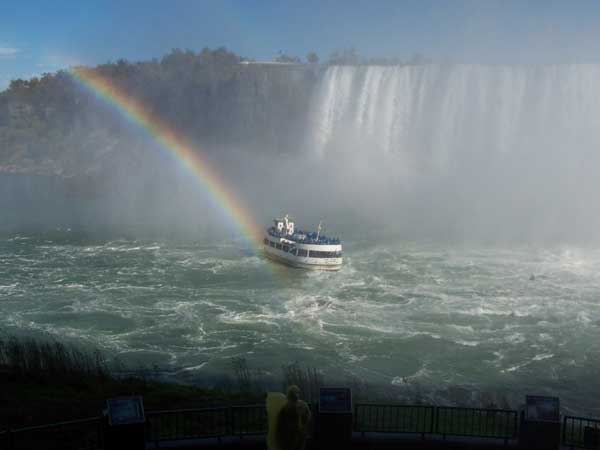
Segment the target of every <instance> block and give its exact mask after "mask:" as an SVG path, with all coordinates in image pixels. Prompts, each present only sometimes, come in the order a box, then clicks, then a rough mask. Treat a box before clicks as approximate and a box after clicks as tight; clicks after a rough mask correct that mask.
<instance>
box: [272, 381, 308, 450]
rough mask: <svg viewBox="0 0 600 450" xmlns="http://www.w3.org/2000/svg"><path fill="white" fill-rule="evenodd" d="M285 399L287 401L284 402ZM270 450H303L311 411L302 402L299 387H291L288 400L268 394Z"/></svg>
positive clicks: (274, 394) (281, 396) (278, 395)
mask: <svg viewBox="0 0 600 450" xmlns="http://www.w3.org/2000/svg"><path fill="white" fill-rule="evenodd" d="M284 399H285V400H284ZM267 414H268V416H269V432H268V435H267V444H268V448H269V450H303V449H304V445H305V443H306V437H307V435H308V426H309V424H310V409H309V407H308V405H307V404H306V402H304V401H302V400H300V389H299V388H298V386H290V387H289V388H288V390H287V398H286V397H284V396H283V395H282V394H279V393H269V394H267Z"/></svg>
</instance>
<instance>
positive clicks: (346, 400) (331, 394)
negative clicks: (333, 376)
mask: <svg viewBox="0 0 600 450" xmlns="http://www.w3.org/2000/svg"><path fill="white" fill-rule="evenodd" d="M351 412H352V392H351V391H350V388H320V390H319V413H351Z"/></svg>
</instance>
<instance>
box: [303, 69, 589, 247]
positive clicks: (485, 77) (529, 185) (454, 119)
mask: <svg viewBox="0 0 600 450" xmlns="http://www.w3.org/2000/svg"><path fill="white" fill-rule="evenodd" d="M311 124H312V126H311V129H310V130H309V133H308V135H309V141H310V143H309V149H310V150H309V151H310V152H311V153H312V154H313V155H314V156H315V158H316V159H317V160H328V159H334V160H339V161H345V162H347V161H358V162H353V164H354V165H355V166H361V167H372V166H373V165H375V164H378V165H379V167H378V168H377V169H376V170H374V171H371V172H375V175H376V176H373V175H374V174H373V173H369V174H368V175H367V176H365V179H364V180H363V181H364V182H363V183H362V184H361V188H362V189H367V190H369V193H370V198H369V201H370V199H371V198H373V197H377V198H384V197H386V196H387V197H388V200H386V201H385V204H386V208H385V209H386V210H387V211H389V210H394V209H395V210H403V211H404V212H405V213H407V214H405V215H404V217H406V216H407V215H410V216H411V217H418V216H419V215H420V214H421V212H419V211H416V210H415V211H410V208H411V205H410V204H409V203H410V201H412V200H410V199H413V200H415V201H416V200H418V205H413V206H415V209H419V208H421V207H422V206H423V207H424V208H426V209H427V210H428V214H429V212H431V211H432V212H433V213H432V214H435V215H437V217H434V218H433V220H428V219H429V217H428V218H425V217H419V218H418V219H416V221H418V222H428V223H432V222H434V221H435V222H438V223H444V226H446V224H448V223H453V224H455V225H456V227H457V229H460V230H465V229H467V228H469V231H468V232H466V233H467V234H468V235H469V236H472V234H473V233H472V232H471V229H475V228H476V229H477V230H478V232H480V234H481V235H484V234H486V233H487V231H489V230H492V228H493V226H495V224H501V226H500V228H501V229H502V230H503V232H505V235H506V236H505V237H507V238H510V239H513V238H518V239H520V240H522V239H523V238H525V239H529V238H531V237H532V236H536V237H540V236H542V235H543V238H548V239H555V238H559V239H569V238H571V237H573V236H577V237H585V238H586V239H589V238H592V237H593V238H597V237H598V233H597V231H595V230H597V229H598V228H597V227H598V225H600V214H598V213H597V212H596V211H595V209H594V208H591V207H590V205H592V204H593V203H594V201H595V198H596V196H597V193H598V192H599V191H600V183H599V182H598V181H597V176H596V169H595V168H596V167H598V165H599V164H600V153H599V152H597V148H598V144H600V65H593V64H589V65H557V66H491V65H487V66H486V65H433V64H432V65H412V66H333V67H330V68H328V69H327V70H326V71H325V73H324V74H323V76H322V78H321V80H320V83H319V85H318V86H317V89H316V93H315V96H314V101H313V105H312V111H311ZM356 179H357V180H358V177H357V178H356ZM374 180H375V182H379V184H380V188H375V187H373V186H374V184H373V183H374ZM380 180H384V181H380ZM399 182H403V183H404V185H402V186H398V185H394V183H399ZM337 184H338V185H339V183H337ZM355 184H359V181H355ZM345 185H346V186H347V183H345ZM332 189H333V188H332ZM345 189H348V188H347V187H346V188H345ZM377 189H378V190H377ZM401 192H404V193H407V198H408V199H409V201H408V202H398V201H397V195H398V194H399V193H401ZM365 203H368V202H365ZM409 212H410V214H408V213H409ZM375 214H378V212H377V211H373V212H372V213H371V214H370V215H371V216H373V215H375ZM446 228H447V227H446ZM509 228H510V229H511V231H507V230H508V229H509ZM432 232H433V233H435V234H437V235H439V234H440V232H439V230H433V231H432ZM461 232H462V231H461ZM463 234H464V233H463ZM498 235H499V233H497V232H496V231H495V230H492V235H491V236H486V238H488V237H491V238H496V237H498Z"/></svg>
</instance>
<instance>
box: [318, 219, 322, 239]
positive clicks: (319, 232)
mask: <svg viewBox="0 0 600 450" xmlns="http://www.w3.org/2000/svg"><path fill="white" fill-rule="evenodd" d="M321 222H323V221H322V220H319V227H318V228H317V242H319V235H320V234H321Z"/></svg>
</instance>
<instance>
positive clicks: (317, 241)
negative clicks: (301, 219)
mask: <svg viewBox="0 0 600 450" xmlns="http://www.w3.org/2000/svg"><path fill="white" fill-rule="evenodd" d="M263 247H264V252H265V255H266V256H267V257H268V258H270V259H272V260H274V261H277V262H279V263H283V264H287V265H289V266H292V267H299V268H302V269H313V270H340V268H341V267H342V243H341V242H340V240H339V239H338V238H330V237H327V236H323V235H322V234H321V224H319V228H318V230H317V231H316V232H305V231H302V230H296V229H295V228H294V222H292V221H290V220H289V218H288V216H287V215H286V216H285V217H284V218H283V219H275V220H274V225H273V226H272V227H270V228H268V229H267V231H266V233H265V237H264V239H263Z"/></svg>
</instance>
